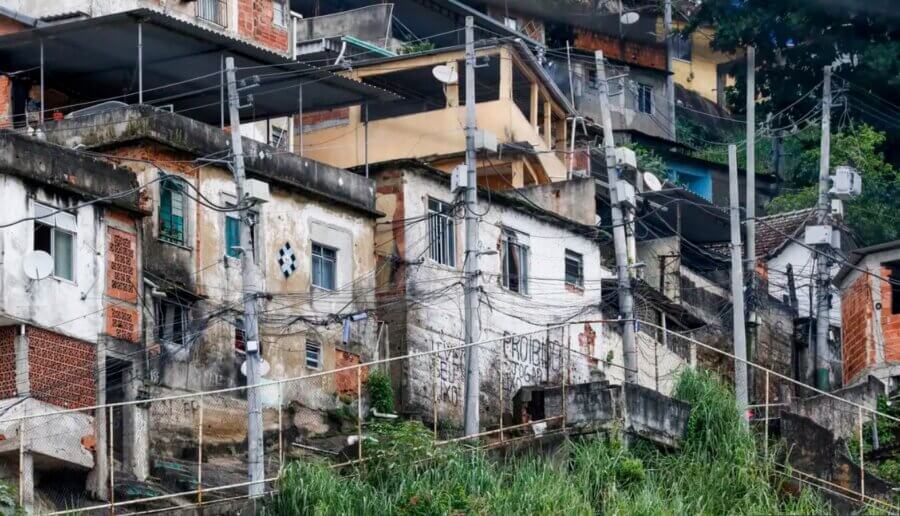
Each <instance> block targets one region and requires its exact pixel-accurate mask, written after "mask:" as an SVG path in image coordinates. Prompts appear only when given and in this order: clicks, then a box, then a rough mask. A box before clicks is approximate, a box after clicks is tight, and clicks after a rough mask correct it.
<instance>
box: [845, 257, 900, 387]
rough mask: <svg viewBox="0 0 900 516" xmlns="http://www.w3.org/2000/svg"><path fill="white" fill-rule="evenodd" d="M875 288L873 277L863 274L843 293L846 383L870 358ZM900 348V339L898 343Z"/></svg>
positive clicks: (866, 364)
mask: <svg viewBox="0 0 900 516" xmlns="http://www.w3.org/2000/svg"><path fill="white" fill-rule="evenodd" d="M871 307H872V291H871V290H870V289H869V277H868V276H867V275H865V274H862V275H860V276H859V277H858V278H856V280H855V281H854V282H853V283H852V284H851V285H850V287H849V288H848V289H847V290H846V291H845V292H844V295H843V296H842V297H841V321H842V331H843V335H842V337H843V350H842V355H843V357H844V385H848V384H849V383H850V382H851V381H852V380H853V379H854V378H855V377H856V376H857V375H858V374H859V373H860V371H862V370H863V369H864V368H866V366H868V365H869V363H870V361H869V358H868V357H867V355H870V356H871V353H868V352H867V351H868V350H869V348H870V347H871V343H870V338H869V327H870V324H871V318H872V308H871ZM897 347H898V348H900V341H898V343H897Z"/></svg>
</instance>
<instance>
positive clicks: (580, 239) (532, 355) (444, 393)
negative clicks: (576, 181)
mask: <svg viewBox="0 0 900 516" xmlns="http://www.w3.org/2000/svg"><path fill="white" fill-rule="evenodd" d="M377 178H378V192H379V196H378V207H379V209H380V210H382V211H384V212H385V213H386V214H387V218H386V220H382V221H380V222H381V224H380V225H379V228H382V229H381V230H380V234H381V235H382V237H380V238H379V243H382V242H385V241H388V239H390V240H389V241H391V242H392V243H391V244H390V245H384V246H382V247H381V248H380V249H379V253H380V254H383V255H384V256H385V257H388V256H390V254H391V253H398V258H399V259H400V261H399V262H396V261H395V263H399V264H398V265H396V267H395V269H394V274H393V275H392V276H390V277H385V278H384V280H386V281H388V282H390V283H389V284H390V285H391V289H392V290H395V289H399V292H397V294H399V293H400V292H404V291H405V296H403V298H404V299H405V300H406V305H405V308H406V310H407V311H406V312H405V314H403V316H402V317H398V318H397V322H396V324H397V325H402V326H403V327H404V328H405V330H404V331H398V330H396V329H395V328H392V334H391V339H392V345H393V347H395V349H396V352H397V353H418V352H427V351H431V350H440V349H446V348H452V347H457V346H461V345H462V344H463V335H464V331H463V290H462V286H461V282H462V273H461V272H462V263H463V250H464V231H463V228H464V225H463V222H462V220H461V219H459V220H458V221H457V224H456V232H455V235H456V242H457V246H456V247H457V249H456V266H455V267H450V266H447V265H441V264H438V263H437V262H435V261H433V260H431V258H430V255H429V253H428V249H429V240H428V224H427V223H414V222H412V221H415V220H419V218H420V217H422V216H423V215H425V214H426V208H427V200H428V198H429V197H431V198H434V199H438V200H441V201H444V202H448V203H452V202H453V195H452V194H451V193H450V191H449V187H448V185H447V184H446V182H445V181H444V180H442V179H439V178H437V177H435V176H432V175H431V173H427V172H420V171H411V170H403V171H402V172H398V171H395V170H385V171H382V172H380V173H379V174H378V176H377ZM478 210H479V213H484V216H483V217H482V218H481V223H480V224H479V229H480V233H479V248H480V249H482V252H484V251H494V250H496V251H497V254H496V255H482V256H481V258H480V260H479V267H480V269H481V271H482V272H481V282H480V283H481V288H482V295H481V301H480V310H479V312H480V315H481V317H480V331H479V334H478V340H488V339H497V340H496V341H495V342H492V343H486V344H484V345H483V346H481V356H480V360H479V366H480V372H481V383H482V388H481V400H480V406H481V412H482V420H483V421H486V422H488V423H491V422H493V423H496V422H497V420H498V417H499V414H500V413H501V398H502V400H503V401H502V404H503V408H502V413H503V414H505V415H506V417H508V418H511V417H512V412H511V411H512V402H511V401H512V398H513V396H514V395H515V393H516V392H517V391H518V389H519V388H520V387H523V386H528V385H541V384H549V385H561V383H562V381H563V377H564V376H566V374H565V373H566V371H567V370H568V371H569V372H570V374H569V377H568V378H567V380H566V381H570V382H572V383H579V382H586V381H592V380H596V379H603V378H605V379H608V380H610V381H612V382H621V381H622V379H623V378H624V375H623V374H622V345H621V336H620V335H619V333H618V329H617V328H613V326H614V325H611V324H603V323H600V322H594V323H581V324H573V325H572V326H570V327H568V328H558V329H550V330H546V327H547V325H554V324H558V323H559V322H561V321H565V320H572V321H585V320H588V321H590V320H600V319H602V318H603V317H602V315H601V313H600V310H599V304H600V302H601V295H600V281H601V279H602V278H603V277H608V276H610V275H611V272H610V271H609V270H608V269H606V268H605V267H603V266H602V265H601V259H600V248H599V245H598V243H597V242H594V241H592V240H590V239H588V238H586V237H584V236H581V235H579V234H577V233H575V232H573V231H572V230H570V229H566V228H563V227H561V226H560V225H557V224H553V223H550V222H548V221H545V220H541V219H539V218H538V217H537V216H536V215H535V214H533V213H531V212H529V211H527V210H522V209H514V208H512V207H509V206H506V205H505V204H504V203H502V202H500V201H495V202H493V203H492V204H491V205H490V206H488V204H487V203H486V202H485V200H484V199H483V200H481V201H480V203H479V208H478ZM460 215H461V212H460ZM392 220H393V221H395V222H394V224H391V221H392ZM401 220H402V221H408V222H402V221H401ZM501 227H506V228H510V229H514V230H516V231H518V232H520V233H521V234H522V235H523V237H522V238H523V239H525V240H527V243H528V245H529V249H530V256H529V264H528V265H529V285H528V286H529V293H528V295H521V294H518V293H514V292H510V291H509V290H506V289H505V288H503V287H502V285H501V256H500V249H501ZM388 228H391V231H389V230H388ZM524 235H527V237H525V236H524ZM566 249H571V250H573V251H576V252H578V253H580V254H582V256H583V263H584V277H585V286H586V288H585V289H584V290H582V289H578V288H575V287H572V286H567V285H565V283H564V281H563V279H564V273H565V259H564V258H565V250H566ZM395 286H396V287H395ZM386 303H387V300H384V302H383V303H382V304H383V305H386ZM592 306H593V307H596V308H591V307H592ZM383 311H385V312H389V311H390V309H389V308H388V307H385V308H383ZM542 329H543V331H540V330H542ZM529 331H537V333H535V334H534V335H530V336H525V337H511V338H505V339H504V338H503V337H504V336H507V335H518V334H521V333H524V332H529ZM401 339H402V340H401ZM398 341H399V342H398ZM653 342H654V341H653V339H652V337H649V336H647V335H643V334H642V336H641V350H642V353H646V354H648V356H650V357H652V356H653V348H654V345H653ZM464 357H465V353H464V351H463V350H455V351H447V352H445V353H439V354H437V355H432V356H425V357H419V358H415V359H412V360H410V361H408V363H407V364H406V366H405V367H403V368H401V370H395V374H397V375H399V376H400V380H399V381H398V385H397V386H398V389H399V390H400V393H401V399H402V400H403V410H404V411H405V412H407V413H410V414H418V415H419V416H420V417H422V418H423V419H427V420H431V419H432V417H433V416H432V411H433V410H434V404H433V401H434V400H435V399H437V405H438V406H437V412H438V418H439V419H441V420H444V422H445V423H447V424H449V425H451V426H454V425H460V424H461V421H462V420H461V418H462V410H463V404H464V400H463V392H464V378H465V358H464ZM607 361H608V363H607ZM683 363H684V360H682V359H681V358H680V357H678V355H677V354H675V353H673V352H670V351H669V350H664V349H660V350H659V358H658V360H657V362H656V364H654V361H653V359H652V358H651V359H650V360H642V361H641V366H642V370H641V374H640V377H641V383H645V384H646V386H648V387H651V388H653V387H654V383H655V376H656V374H655V373H656V368H655V367H658V368H659V369H658V370H659V372H660V375H661V376H663V377H665V378H661V384H662V385H661V389H663V390H664V392H665V390H666V389H671V385H670V382H669V383H666V382H668V381H669V380H668V379H669V378H672V377H673V376H674V374H673V371H674V370H675V369H677V368H678V367H680V366H682V365H683ZM501 385H502V388H501ZM501 393H502V396H501Z"/></svg>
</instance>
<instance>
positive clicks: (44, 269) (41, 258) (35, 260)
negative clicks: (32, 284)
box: [22, 251, 53, 280]
mask: <svg viewBox="0 0 900 516" xmlns="http://www.w3.org/2000/svg"><path fill="white" fill-rule="evenodd" d="M22 268H23V269H24V270H25V275H26V276H28V278H30V279H33V280H42V279H44V278H46V277H48V276H50V274H52V273H53V257H52V256H50V255H49V254H47V253H45V252H44V251H31V252H29V253H27V254H26V255H25V257H24V258H23V260H22Z"/></svg>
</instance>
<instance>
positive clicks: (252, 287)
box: [225, 57, 265, 497]
mask: <svg viewBox="0 0 900 516" xmlns="http://www.w3.org/2000/svg"><path fill="white" fill-rule="evenodd" d="M225 74H226V78H227V81H228V112H229V119H230V122H231V150H232V153H233V155H234V162H233V164H232V166H233V168H234V181H235V191H236V193H237V206H238V213H239V214H240V218H241V224H240V246H241V282H242V287H241V291H242V294H243V298H244V300H243V301H244V342H246V357H247V386H248V389H247V468H248V474H249V482H250V485H249V488H248V492H249V495H250V496H251V497H257V496H262V494H263V492H264V491H265V484H264V480H265V468H264V465H265V463H264V453H265V450H264V446H263V426H262V423H263V421H262V403H261V400H260V396H259V389H258V385H259V382H260V374H259V371H260V360H261V357H260V354H259V326H258V321H257V317H258V310H257V298H258V297H259V285H258V283H257V278H258V277H259V275H258V271H257V268H256V259H255V256H254V254H255V253H254V252H253V244H252V243H251V238H250V232H251V231H252V228H251V225H250V211H249V210H248V209H247V200H246V199H245V198H244V182H245V181H246V179H247V177H246V174H245V172H244V147H243V141H242V139H241V115H240V111H239V109H240V96H239V94H238V87H237V81H236V79H235V71H234V58H233V57H228V58H226V59H225Z"/></svg>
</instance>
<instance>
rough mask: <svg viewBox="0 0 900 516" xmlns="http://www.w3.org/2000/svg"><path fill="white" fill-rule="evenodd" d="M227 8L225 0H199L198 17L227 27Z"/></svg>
mask: <svg viewBox="0 0 900 516" xmlns="http://www.w3.org/2000/svg"><path fill="white" fill-rule="evenodd" d="M226 9H227V8H226V4H225V1H224V0H199V1H198V2H197V18H200V19H201V20H204V21H208V22H210V23H215V24H216V25H221V26H222V27H225V26H226V20H227V17H226V16H225V12H226Z"/></svg>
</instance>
